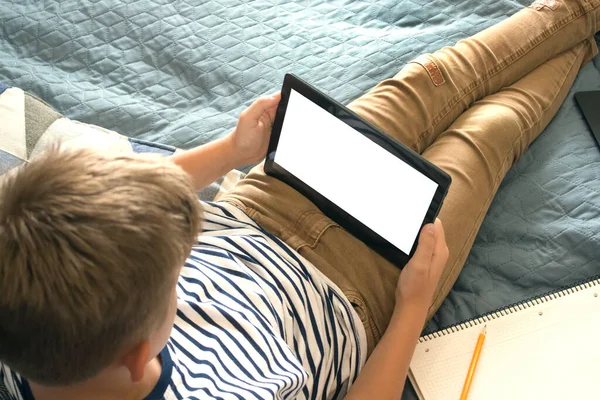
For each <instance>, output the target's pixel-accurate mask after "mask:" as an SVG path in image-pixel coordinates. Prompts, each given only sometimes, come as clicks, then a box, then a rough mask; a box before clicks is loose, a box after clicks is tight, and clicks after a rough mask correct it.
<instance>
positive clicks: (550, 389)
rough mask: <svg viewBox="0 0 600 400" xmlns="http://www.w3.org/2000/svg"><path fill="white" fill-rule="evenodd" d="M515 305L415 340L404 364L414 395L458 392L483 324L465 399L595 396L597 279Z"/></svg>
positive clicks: (598, 373)
mask: <svg viewBox="0 0 600 400" xmlns="http://www.w3.org/2000/svg"><path fill="white" fill-rule="evenodd" d="M596 283H598V281H596ZM515 308H517V307H515ZM518 308H520V309H516V310H515V312H513V313H508V312H503V314H505V315H502V316H499V317H498V318H496V319H491V320H489V321H487V322H483V323H482V324H472V325H473V326H471V327H465V329H464V330H457V331H456V332H453V333H450V334H447V335H445V336H440V337H438V338H434V339H432V340H429V341H424V342H421V343H419V344H418V345H417V347H416V349H415V353H414V356H413V359H412V361H411V365H410V375H411V380H412V381H413V385H414V386H415V389H416V390H417V392H420V393H419V395H420V396H422V398H423V399H426V400H436V399H458V398H459V396H460V393H461V390H462V386H463V384H464V380H465V376H466V374H467V370H468V368H469V364H470V362H471V357H472V355H473V350H474V349H475V344H476V342H477V338H478V336H479V333H480V332H481V329H482V327H483V324H485V325H487V336H486V340H485V344H484V346H483V349H482V352H481V356H480V359H479V364H478V366H477V370H476V371H475V376H474V379H473V382H472V385H471V390H470V392H469V400H476V399H486V400H490V399H492V400H493V399H528V400H529V399H588V398H600V385H598V379H599V378H598V377H600V286H592V287H589V288H585V289H582V290H581V291H578V292H574V293H570V294H568V295H566V296H564V297H558V298H555V299H551V300H549V301H548V302H546V303H540V304H537V305H533V306H532V307H529V308H525V307H523V306H518Z"/></svg>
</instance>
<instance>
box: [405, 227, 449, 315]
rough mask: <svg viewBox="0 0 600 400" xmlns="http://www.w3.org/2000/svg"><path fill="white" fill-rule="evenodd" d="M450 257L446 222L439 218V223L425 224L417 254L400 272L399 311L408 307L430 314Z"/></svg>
mask: <svg viewBox="0 0 600 400" xmlns="http://www.w3.org/2000/svg"><path fill="white" fill-rule="evenodd" d="M448 254H449V252H448V247H447V245H446V238H445V235H444V227H443V226H442V222H441V221H440V220H439V219H436V220H435V223H433V224H428V225H425V226H424V227H423V230H422V231H421V235H420V236H419V244H418V245H417V250H416V251H415V254H414V255H413V257H412V258H411V259H410V261H409V262H408V264H406V266H405V267H404V269H403V270H402V272H401V273H400V279H399V280H398V286H397V287H396V308H399V307H402V308H405V307H408V308H410V309H417V310H419V311H422V312H424V313H426V312H427V309H428V308H429V306H430V305H431V301H432V299H433V294H434V293H435V290H436V288H437V285H438V282H439V280H440V277H441V276H442V271H443V270H444V266H445V265H446V261H447V260H448Z"/></svg>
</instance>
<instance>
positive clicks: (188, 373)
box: [5, 203, 366, 400]
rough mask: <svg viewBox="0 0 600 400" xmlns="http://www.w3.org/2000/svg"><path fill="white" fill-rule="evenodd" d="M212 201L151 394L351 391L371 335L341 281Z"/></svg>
mask: <svg viewBox="0 0 600 400" xmlns="http://www.w3.org/2000/svg"><path fill="white" fill-rule="evenodd" d="M204 210H205V220H204V231H203V233H202V235H201V236H200V237H199V241H198V243H197V245H196V246H194V249H193V250H192V253H191V254H190V257H189V258H188V260H187V262H186V264H185V266H184V268H183V269H182V272H181V276H180V279H179V283H178V287H177V292H178V297H179V307H178V312H177V317H176V320H175V326H174V328H173V332H172V334H171V339H170V341H169V344H168V345H167V348H166V349H165V351H163V352H162V353H161V355H162V363H163V376H162V377H161V380H160V381H159V383H158V385H157V387H156V388H155V390H154V391H153V392H152V393H151V394H150V396H149V397H148V399H152V400H154V399H168V400H171V399H239V400H246V399H316V398H319V399H341V398H343V397H344V395H345V394H346V392H347V390H348V388H349V387H350V385H351V384H352V382H353V381H354V380H355V379H356V377H357V376H358V373H359V372H360V369H361V367H362V365H363V364H364V362H365V358H366V337H365V333H364V328H363V326H362V324H361V322H360V320H359V319H358V316H357V315H356V314H355V312H354V310H353V309H352V306H351V305H350V303H349V302H348V300H347V299H346V298H345V297H344V295H343V294H342V292H341V291H340V289H339V288H338V287H337V286H335V285H334V284H333V283H332V282H331V281H329V280H328V279H327V278H326V277H325V276H323V275H322V274H321V273H320V272H319V271H318V270H317V269H316V268H315V267H314V266H313V265H312V264H310V263H309V262H308V261H307V260H305V259H303V258H302V257H301V256H300V255H299V254H298V253H296V252H295V251H293V250H292V249H290V248H289V247H288V246H287V245H286V244H285V243H283V242H282V241H281V240H279V239H277V238H276V237H273V236H272V235H270V234H268V233H267V232H265V231H263V230H262V229H261V228H260V227H259V226H258V225H257V224H256V223H255V222H254V221H252V220H251V219H250V218H249V217H248V216H247V215H246V214H244V213H243V212H242V211H240V210H238V209H237V208H235V207H233V206H230V205H227V204H223V203H204ZM5 378H7V377H6V376H5ZM23 398H25V399H26V400H27V397H23ZM15 399H21V397H17V396H15Z"/></svg>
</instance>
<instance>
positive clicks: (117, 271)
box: [0, 147, 201, 385]
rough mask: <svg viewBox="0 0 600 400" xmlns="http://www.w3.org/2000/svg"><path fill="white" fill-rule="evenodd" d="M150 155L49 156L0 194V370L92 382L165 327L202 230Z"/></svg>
mask: <svg viewBox="0 0 600 400" xmlns="http://www.w3.org/2000/svg"><path fill="white" fill-rule="evenodd" d="M200 214H201V210H200V204H199V202H198V200H197V197H196V193H195V191H194V189H193V187H192V184H191V181H190V179H189V177H188V176H187V174H186V173H185V172H184V171H183V170H182V169H180V168H179V167H178V166H176V165H175V164H173V163H172V162H170V161H169V160H168V159H165V158H163V157H160V156H156V155H139V154H133V155H114V154H113V155H110V154H101V153H96V152H94V151H92V150H89V149H87V150H86V149H78V150H64V149H60V148H58V147H56V148H53V149H50V150H49V151H48V152H46V153H45V154H44V155H42V156H41V157H39V158H38V159H36V160H34V161H33V162H31V163H30V164H29V165H25V166H23V167H20V168H19V169H17V170H16V171H14V172H13V173H11V174H9V175H8V176H6V177H5V179H4V180H3V182H2V184H1V189H0V282H1V283H0V285H1V288H0V360H1V361H2V362H3V363H5V364H6V365H8V366H9V367H11V368H12V369H13V370H15V371H16V372H18V373H20V374H21V375H23V376H25V377H27V378H28V379H31V380H33V381H35V382H38V383H41V384H46V385H69V384H73V383H77V382H80V381H83V380H86V379H88V378H91V377H93V376H95V375H96V374H98V373H99V372H100V371H101V370H102V369H103V368H105V367H107V366H108V365H110V364H111V363H112V362H114V361H115V359H116V357H117V356H119V355H120V352H123V351H125V350H126V349H127V346H132V345H134V344H137V342H136V341H140V340H143V339H144V338H147V337H148V335H149V333H151V332H152V331H153V330H155V329H157V328H158V327H160V326H161V325H162V322H163V320H164V318H165V316H166V312H167V308H168V304H169V295H170V292H171V290H172V288H173V285H174V284H175V277H176V274H177V273H178V271H179V268H180V267H181V266H182V265H183V263H184V261H185V258H186V257H187V256H188V254H189V252H190V250H191V246H192V244H193V243H194V240H195V238H196V235H197V233H198V231H199V229H200Z"/></svg>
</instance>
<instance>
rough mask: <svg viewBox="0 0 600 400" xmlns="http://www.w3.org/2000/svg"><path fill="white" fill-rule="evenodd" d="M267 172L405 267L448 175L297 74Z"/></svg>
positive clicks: (276, 127) (290, 79) (285, 96)
mask: <svg viewBox="0 0 600 400" xmlns="http://www.w3.org/2000/svg"><path fill="white" fill-rule="evenodd" d="M265 172H266V173H267V174H268V175H271V176H274V177H276V178H278V179H280V180H282V181H283V182H285V183H286V184H288V185H289V186H291V187H292V188H294V189H296V190H297V191H298V192H300V193H302V194H303V195H304V196H305V197H307V198H308V199H309V200H311V201H312V202H313V203H314V204H315V205H316V206H317V207H319V208H320V209H321V211H322V212H323V213H324V214H325V215H327V216H328V217H329V218H331V219H332V220H333V221H335V222H336V223H338V224H339V225H340V226H342V227H343V228H344V229H346V230H347V231H349V232H350V233H351V234H353V235H354V236H355V237H357V238H358V239H360V240H361V241H363V242H364V243H365V244H367V245H368V246H369V247H370V248H372V249H373V250H375V251H376V252H378V253H379V254H380V255H382V256H383V257H385V258H386V259H388V260H389V261H390V262H392V263H393V264H395V265H397V266H398V267H400V268H402V267H403V266H404V265H405V264H406V263H407V262H408V260H409V259H410V257H411V256H412V255H413V253H414V251H415V249H416V245H417V242H418V241H417V239H418V236H419V233H420V230H421V227H422V226H423V225H425V224H427V223H430V222H433V221H435V218H436V216H437V215H438V213H439V210H440V208H441V206H442V204H443V202H444V198H445V196H446V193H447V192H448V188H449V186H450V182H451V179H450V176H449V175H448V174H446V173H445V172H444V171H442V170H441V169H439V168H438V167H436V166H435V165H433V164H432V163H430V162H429V161H427V160H425V159H424V158H423V157H421V156H420V155H419V154H417V153H415V152H414V151H412V150H411V149H409V148H408V147H406V146H405V145H403V144H402V143H400V142H398V141H396V140H395V139H393V138H392V137H390V136H389V135H387V134H385V133H384V132H382V131H381V130H380V129H378V128H377V127H376V126H374V125H373V124H371V123H369V122H368V121H366V120H364V119H362V118H361V117H359V116H358V115H357V114H355V113H354V112H352V111H351V110H349V109H348V108H346V107H344V106H343V105H341V104H340V103H338V102H336V101H335V100H333V99H331V98H330V97H328V96H326V95H325V94H323V93H321V92H320V91H318V90H317V89H315V88H314V87H312V86H310V85H309V84H308V83H306V82H304V81H302V80H300V79H299V78H298V77H296V76H294V75H291V74H287V75H286V76H285V78H284V81H283V88H282V91H281V101H280V102H279V106H278V107H277V111H276V114H275V120H274V121H273V128H272V133H271V140H270V143H269V149H268V152H267V158H266V161H265Z"/></svg>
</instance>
